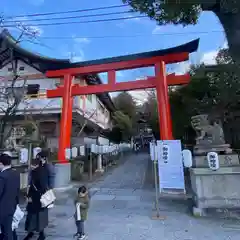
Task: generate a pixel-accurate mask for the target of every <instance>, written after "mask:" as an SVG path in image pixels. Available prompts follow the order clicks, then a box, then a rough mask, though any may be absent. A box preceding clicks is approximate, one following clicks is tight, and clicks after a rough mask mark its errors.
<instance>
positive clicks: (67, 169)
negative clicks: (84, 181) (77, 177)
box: [54, 163, 71, 188]
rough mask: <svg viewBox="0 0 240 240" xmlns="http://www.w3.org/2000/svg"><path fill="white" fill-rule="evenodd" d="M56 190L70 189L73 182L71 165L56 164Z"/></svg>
mask: <svg viewBox="0 0 240 240" xmlns="http://www.w3.org/2000/svg"><path fill="white" fill-rule="evenodd" d="M54 168H55V181H54V187H55V188H65V187H69V185H70V182H71V164H70V163H64V164H55V165H54Z"/></svg>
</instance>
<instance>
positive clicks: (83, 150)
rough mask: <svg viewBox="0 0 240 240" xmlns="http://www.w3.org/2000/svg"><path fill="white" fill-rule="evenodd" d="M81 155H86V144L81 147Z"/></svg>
mask: <svg viewBox="0 0 240 240" xmlns="http://www.w3.org/2000/svg"><path fill="white" fill-rule="evenodd" d="M79 152H80V156H85V146H80V147H79Z"/></svg>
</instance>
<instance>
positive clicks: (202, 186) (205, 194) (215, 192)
mask: <svg viewBox="0 0 240 240" xmlns="http://www.w3.org/2000/svg"><path fill="white" fill-rule="evenodd" d="M190 177H191V184H192V190H193V194H194V203H195V207H194V208H193V213H194V214H195V215H196V216H204V215H205V214H204V209H207V208H239V207H240V188H239V183H240V166H235V167H221V168H219V169H218V170H217V171H212V170H211V169H209V168H192V169H190Z"/></svg>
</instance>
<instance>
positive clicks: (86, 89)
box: [46, 39, 199, 164]
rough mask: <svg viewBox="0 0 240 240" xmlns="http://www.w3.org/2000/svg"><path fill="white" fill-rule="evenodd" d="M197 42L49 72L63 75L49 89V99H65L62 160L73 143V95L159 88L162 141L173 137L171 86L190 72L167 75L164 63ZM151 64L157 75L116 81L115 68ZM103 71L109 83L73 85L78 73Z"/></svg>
mask: <svg viewBox="0 0 240 240" xmlns="http://www.w3.org/2000/svg"><path fill="white" fill-rule="evenodd" d="M198 44H199V39H197V40H194V41H192V42H189V43H186V44H184V45H181V46H178V47H174V48H169V49H164V50H159V51H152V52H145V53H140V54H133V55H127V56H121V57H114V58H106V59H100V60H93V61H87V62H81V63H73V64H71V65H70V68H66V69H60V70H52V71H47V73H46V76H47V77H50V78H56V77H63V78H64V83H63V86H59V87H58V88H56V89H53V90H47V97H48V98H58V97H62V100H63V106H62V116H61V129H60V137H59V150H58V161H59V163H62V164H64V163H68V161H67V160H66V157H65V149H66V148H69V147H70V142H71V130H72V104H73V101H72V99H73V96H79V95H87V94H98V93H103V92H117V91H126V90H136V89H146V88H156V92H157V100H158V114H159V125H160V135H161V136H160V137H161V139H162V140H172V139H173V134H172V123H171V114H170V106H169V99H168V86H173V85H181V84H187V83H188V82H189V81H190V76H189V74H185V75H181V76H176V75H174V74H170V75H166V67H165V64H169V63H178V62H182V61H186V60H188V59H189V54H190V53H192V52H195V51H196V50H197V48H198ZM149 66H154V67H155V76H154V77H147V78H146V79H145V80H137V81H129V82H116V71H119V70H127V69H134V68H141V67H149ZM101 72H107V73H108V83H107V84H100V85H91V86H80V85H78V84H75V85H74V84H72V78H73V77H74V76H76V75H87V74H97V73H101Z"/></svg>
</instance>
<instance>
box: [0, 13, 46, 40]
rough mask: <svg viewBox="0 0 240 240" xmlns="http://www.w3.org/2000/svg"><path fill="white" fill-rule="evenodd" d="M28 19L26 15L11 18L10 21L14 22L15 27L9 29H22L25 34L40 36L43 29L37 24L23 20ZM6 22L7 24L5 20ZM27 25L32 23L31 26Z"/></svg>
mask: <svg viewBox="0 0 240 240" xmlns="http://www.w3.org/2000/svg"><path fill="white" fill-rule="evenodd" d="M28 19H29V18H27V17H21V18H15V19H12V21H14V22H15V24H16V27H11V28H9V29H10V30H18V31H24V33H25V35H28V36H32V37H33V36H37V37H40V36H41V35H42V34H43V29H42V28H41V27H39V26H34V25H33V24H31V23H29V22H25V21H26V20H28ZM3 24H4V22H3ZM6 24H7V22H6ZM27 25H32V26H27Z"/></svg>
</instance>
